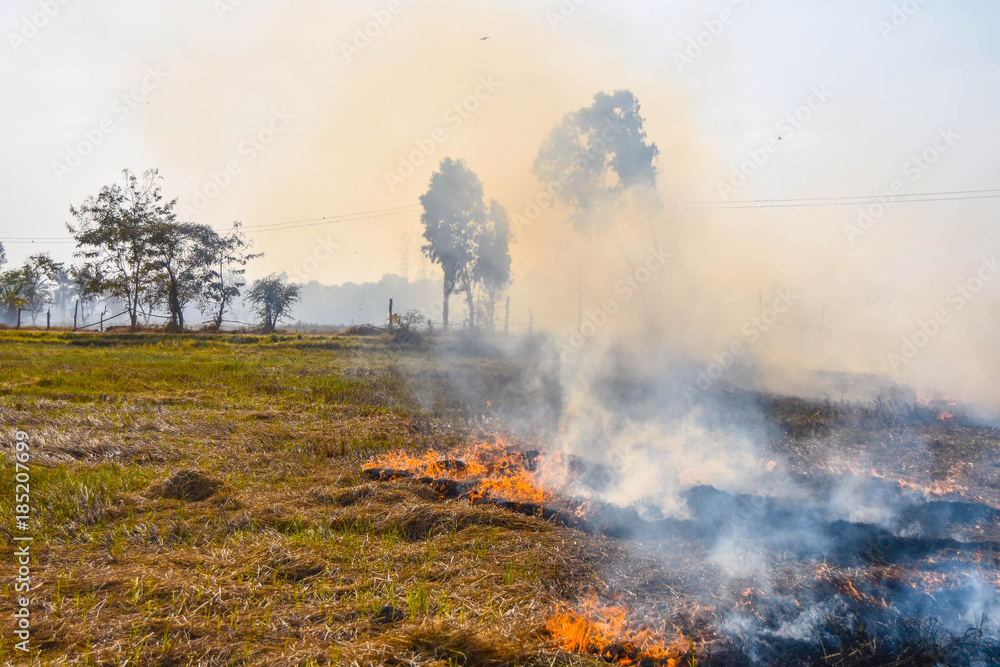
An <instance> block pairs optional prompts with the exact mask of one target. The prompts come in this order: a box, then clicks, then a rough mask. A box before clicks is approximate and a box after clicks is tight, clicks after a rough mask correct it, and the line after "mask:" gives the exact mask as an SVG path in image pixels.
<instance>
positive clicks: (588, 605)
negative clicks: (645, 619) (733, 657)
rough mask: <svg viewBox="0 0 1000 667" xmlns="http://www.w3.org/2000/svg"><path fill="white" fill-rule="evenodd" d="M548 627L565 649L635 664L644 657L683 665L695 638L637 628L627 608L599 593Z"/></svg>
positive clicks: (557, 616)
mask: <svg viewBox="0 0 1000 667" xmlns="http://www.w3.org/2000/svg"><path fill="white" fill-rule="evenodd" d="M545 629H546V631H547V632H548V634H549V635H550V636H551V637H552V639H553V640H554V641H555V643H556V645H557V646H558V647H559V648H561V649H562V650H564V651H571V652H574V653H590V654H595V655H599V656H600V657H601V658H602V659H604V660H606V661H607V662H616V663H617V664H619V665H635V664H638V663H639V662H640V661H642V660H653V661H655V662H656V664H659V665H666V666H668V667H679V666H680V665H681V664H686V663H682V662H681V661H682V660H684V659H685V658H687V657H690V656H691V655H692V652H693V650H694V647H693V641H692V640H691V639H689V638H687V637H685V636H684V635H683V634H681V633H680V632H678V633H677V638H676V639H675V640H673V641H669V640H667V639H666V638H665V637H663V636H661V635H659V634H657V633H654V632H652V631H650V630H649V629H648V628H642V629H635V628H633V627H632V624H631V623H630V622H629V619H628V611H627V610H626V609H625V608H624V607H617V606H614V607H606V606H603V605H601V603H600V602H598V600H597V596H596V595H592V596H590V597H589V598H587V599H585V600H584V601H583V603H582V604H581V609H580V611H572V610H565V611H561V612H559V613H557V614H555V615H553V616H552V617H550V618H549V619H548V620H547V621H546V622H545Z"/></svg>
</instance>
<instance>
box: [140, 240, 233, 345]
mask: <svg viewBox="0 0 1000 667" xmlns="http://www.w3.org/2000/svg"><path fill="white" fill-rule="evenodd" d="M217 236H218V235H217V234H216V232H215V230H213V229H212V228H211V227H209V226H208V225H199V224H196V223H191V222H183V223H177V222H164V223H157V224H156V225H155V229H154V231H153V233H152V234H151V235H150V247H149V251H150V254H151V256H152V260H151V263H150V267H151V269H152V270H153V271H154V272H156V274H157V275H156V279H155V281H154V283H153V286H152V289H151V292H152V299H151V302H152V303H153V304H154V305H165V306H166V307H167V312H169V313H170V326H171V327H173V328H174V329H176V330H183V329H184V308H185V306H187V305H188V304H189V303H191V302H192V301H194V300H195V299H197V298H198V297H199V296H200V295H201V294H202V293H203V292H204V290H205V286H206V283H207V281H208V280H209V278H210V270H211V266H210V264H209V261H210V260H211V257H210V256H209V254H208V253H207V252H206V248H207V246H208V245H209V244H211V243H213V239H214V238H216V237H217Z"/></svg>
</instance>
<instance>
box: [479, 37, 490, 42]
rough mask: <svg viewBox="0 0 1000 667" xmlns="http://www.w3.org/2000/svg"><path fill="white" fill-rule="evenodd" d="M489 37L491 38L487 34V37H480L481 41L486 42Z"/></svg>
mask: <svg viewBox="0 0 1000 667" xmlns="http://www.w3.org/2000/svg"><path fill="white" fill-rule="evenodd" d="M487 39H489V36H486V37H480V38H479V41H480V42H485V41H486V40H487Z"/></svg>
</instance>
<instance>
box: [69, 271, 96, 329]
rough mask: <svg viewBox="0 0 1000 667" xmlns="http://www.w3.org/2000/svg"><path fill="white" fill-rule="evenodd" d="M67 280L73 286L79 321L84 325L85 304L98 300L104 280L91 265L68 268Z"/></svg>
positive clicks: (85, 319) (85, 315)
mask: <svg viewBox="0 0 1000 667" xmlns="http://www.w3.org/2000/svg"><path fill="white" fill-rule="evenodd" d="M69 279H70V281H71V282H72V284H73V292H74V293H75V294H76V298H77V303H79V304H80V318H81V321H82V322H83V323H84V324H86V323H87V304H88V303H93V302H94V301H96V300H97V299H98V298H100V296H101V289H102V285H103V284H104V278H103V276H101V274H100V272H99V269H98V268H97V267H96V266H94V265H93V264H78V265H76V266H71V267H70V269H69Z"/></svg>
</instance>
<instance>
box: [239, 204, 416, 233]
mask: <svg viewBox="0 0 1000 667" xmlns="http://www.w3.org/2000/svg"><path fill="white" fill-rule="evenodd" d="M419 209H420V206H419V205H418V204H411V205H409V206H397V207H396V208H386V209H374V210H371V211H361V212H359V213H347V214H344V215H333V216H324V217H322V218H306V219H304V220H290V221H286V222H272V223H266V224H259V225H247V226H246V227H244V229H248V230H254V231H259V232H273V231H280V230H283V229H298V228H300V227H315V226H316V225H328V224H334V223H343V222H356V221H359V220H371V219H373V218H384V217H389V216H393V215H399V214H401V213H415V212H417V211H418V210H419Z"/></svg>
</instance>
